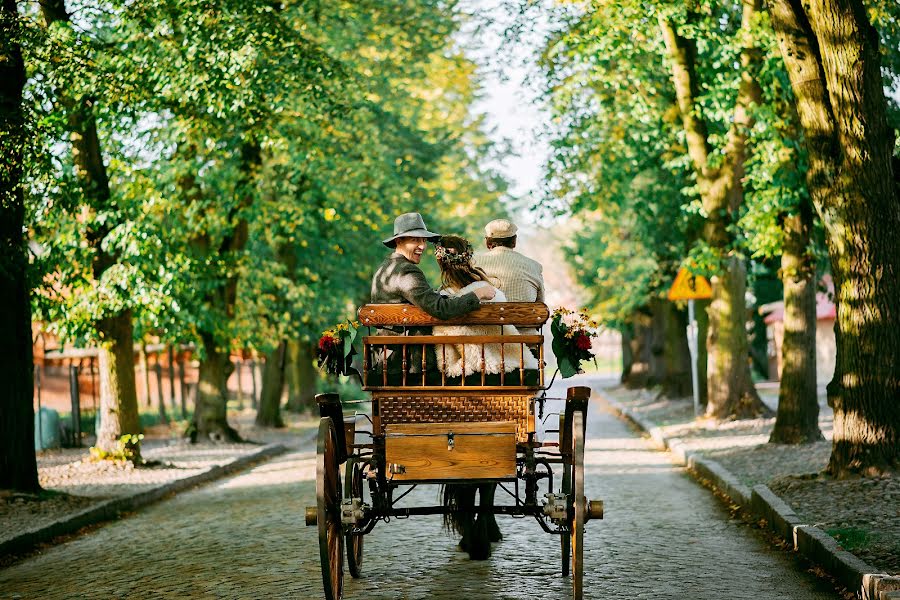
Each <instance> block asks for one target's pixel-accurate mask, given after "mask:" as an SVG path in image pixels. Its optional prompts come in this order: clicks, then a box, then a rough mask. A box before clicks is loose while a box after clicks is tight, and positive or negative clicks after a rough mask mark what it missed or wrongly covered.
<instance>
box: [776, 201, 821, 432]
mask: <svg viewBox="0 0 900 600" xmlns="http://www.w3.org/2000/svg"><path fill="white" fill-rule="evenodd" d="M812 227H813V218H812V206H810V205H808V204H807V205H805V206H802V207H800V209H799V210H798V212H797V214H794V215H790V216H788V217H787V218H786V219H785V223H784V229H785V245H784V251H783V254H782V256H781V280H782V282H783V284H784V339H783V341H782V343H781V364H782V365H783V366H782V369H781V387H780V389H779V393H778V415H777V417H776V419H775V427H774V428H773V429H772V435H771V436H770V437H769V442H772V443H777V444H808V443H811V442H816V441H819V440H821V439H822V432H821V431H820V430H819V399H818V395H817V391H816V264H815V259H814V258H813V256H812V254H811V253H810V241H811V233H812Z"/></svg>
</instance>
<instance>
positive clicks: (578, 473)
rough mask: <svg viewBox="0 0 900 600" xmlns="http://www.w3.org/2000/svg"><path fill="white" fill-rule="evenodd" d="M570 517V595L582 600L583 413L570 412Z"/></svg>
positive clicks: (584, 515) (583, 520)
mask: <svg viewBox="0 0 900 600" xmlns="http://www.w3.org/2000/svg"><path fill="white" fill-rule="evenodd" d="M571 489H572V508H573V511H572V518H571V520H570V522H569V528H570V531H571V544H572V597H573V598H574V599H575V600H582V597H583V582H584V560H583V554H584V523H585V521H586V519H587V500H586V499H585V497H584V413H583V412H581V411H578V410H576V411H575V412H574V413H573V414H572V486H571Z"/></svg>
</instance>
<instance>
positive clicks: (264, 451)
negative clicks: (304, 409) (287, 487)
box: [0, 444, 287, 556]
mask: <svg viewBox="0 0 900 600" xmlns="http://www.w3.org/2000/svg"><path fill="white" fill-rule="evenodd" d="M286 450H287V448H286V447H285V446H283V445H282V444H267V445H265V446H263V447H261V448H260V449H259V450H257V451H255V452H251V453H250V454H246V455H244V456H239V457H237V458H234V459H232V460H230V461H229V462H226V463H224V464H221V465H213V466H211V467H209V468H207V469H206V470H205V471H203V472H201V473H197V474H195V475H191V476H189V477H185V478H183V479H176V480H174V481H170V482H169V483H165V484H163V485H159V486H157V487H155V488H152V489H149V490H144V491H142V492H136V493H134V494H130V495H128V496H121V497H118V498H111V499H109V500H104V501H103V502H100V503H99V504H97V505H95V506H91V507H89V508H86V509H84V510H81V511H79V512H77V513H75V514H72V515H68V516H66V517H62V518H61V519H58V520H56V521H54V522H53V523H50V524H48V525H45V526H43V527H39V528H36V529H32V530H30V531H26V532H24V533H21V534H19V535H17V536H15V537H12V538H9V539H7V540H3V541H2V542H0V556H7V555H12V554H16V553H21V552H25V551H28V550H30V549H32V548H34V547H35V546H37V545H38V544H41V543H44V542H47V541H49V540H51V539H53V538H55V537H58V536H61V535H68V534H70V533H74V532H76V531H78V530H79V529H81V528H83V527H86V526H88V525H94V524H96V523H102V522H104V521H111V520H113V519H116V518H117V517H118V516H119V515H120V514H122V513H125V512H131V511H135V510H137V509H139V508H141V507H144V506H147V505H148V504H152V503H153V502H156V501H158V500H161V499H162V498H164V497H166V496H168V495H170V494H175V493H178V492H181V491H183V490H185V489H187V488H190V487H193V486H196V485H199V484H202V483H208V482H210V481H214V480H216V479H219V478H221V477H224V476H225V475H228V474H231V473H234V472H235V471H239V470H241V469H244V468H246V467H248V466H250V465H251V464H253V463H255V462H257V461H261V460H264V459H267V458H271V457H273V456H277V455H279V454H282V453H283V452H285V451H286Z"/></svg>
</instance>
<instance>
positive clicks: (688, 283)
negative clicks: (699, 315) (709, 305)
mask: <svg viewBox="0 0 900 600" xmlns="http://www.w3.org/2000/svg"><path fill="white" fill-rule="evenodd" d="M706 298H712V286H710V285H709V281H707V280H706V277H703V276H702V275H694V274H693V273H691V272H690V271H688V270H687V269H681V270H680V271H678V275H677V276H676V277H675V283H673V284H672V287H671V288H669V300H705V299H706Z"/></svg>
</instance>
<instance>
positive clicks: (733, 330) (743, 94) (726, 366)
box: [659, 0, 767, 419]
mask: <svg viewBox="0 0 900 600" xmlns="http://www.w3.org/2000/svg"><path fill="white" fill-rule="evenodd" d="M760 6H761V0H743V12H742V21H741V31H740V32H739V34H738V35H740V36H743V37H744V39H745V41H747V42H751V43H746V45H745V46H744V48H743V50H742V51H741V59H740V60H741V80H740V85H739V88H738V96H737V101H736V103H735V107H734V119H733V125H732V127H731V129H730V130H729V132H728V135H727V137H726V143H725V147H724V148H723V154H724V156H725V160H724V162H723V163H722V164H720V165H718V166H713V165H712V164H711V162H710V155H711V154H712V148H711V147H710V145H709V135H708V126H707V124H706V122H705V121H704V120H703V116H702V113H701V111H700V110H699V107H698V102H697V97H698V89H699V87H698V79H697V74H696V64H695V60H696V56H697V50H696V42H695V41H694V40H692V39H688V38H686V37H684V36H682V35H681V33H680V32H679V30H678V28H677V27H676V26H675V25H674V24H673V23H671V22H669V21H668V20H667V19H666V18H665V17H662V16H661V17H660V20H659V25H660V30H661V32H662V36H663V40H664V42H665V45H666V50H667V53H668V59H669V63H670V68H671V73H672V85H673V87H674V89H675V95H676V98H677V102H678V109H679V112H680V114H681V120H682V125H683V127H684V132H685V135H686V140H687V145H688V155H689V156H690V158H691V162H692V164H693V167H694V171H695V173H696V175H697V182H698V184H699V189H700V195H701V199H702V201H703V208H704V210H705V212H706V214H707V215H708V216H707V222H706V226H705V231H704V235H705V237H706V241H707V243H708V244H709V245H710V246H711V247H712V248H714V249H716V250H717V251H719V252H720V253H721V255H722V267H721V268H722V271H721V272H720V273H719V274H718V275H717V276H715V277H713V278H712V281H711V283H712V288H713V301H712V303H711V304H710V306H709V309H708V315H709V332H708V336H707V340H708V343H707V348H706V350H707V353H708V354H707V411H706V414H707V415H709V416H712V417H716V418H719V419H726V418H741V417H750V416H756V415H759V414H764V413H765V412H767V409H766V407H765V405H764V404H763V403H762V401H761V400H760V398H759V395H758V394H757V393H756V389H755V388H754V386H753V380H752V377H751V375H750V364H749V362H748V360H747V358H748V356H749V344H748V342H747V331H746V327H745V323H746V320H747V314H746V301H745V299H744V291H745V288H746V270H745V268H744V266H743V264H742V263H741V262H740V260H739V259H738V258H737V257H736V256H735V255H734V254H733V251H732V250H731V245H732V243H733V235H732V233H731V232H730V228H729V227H730V224H731V223H732V222H733V221H734V219H735V215H736V213H737V211H738V209H739V208H740V205H741V204H742V203H743V195H744V190H743V181H742V180H743V177H744V161H745V159H746V145H747V134H748V131H749V129H750V128H751V127H752V126H753V123H754V119H753V116H752V115H753V112H752V107H753V105H754V104H755V103H757V102H758V99H759V96H760V89H759V84H758V83H757V82H756V80H755V78H754V74H753V72H752V71H753V69H754V68H755V66H756V65H757V64H758V63H759V49H758V48H757V47H756V46H755V44H753V43H752V41H753V34H752V28H753V26H754V21H755V19H756V15H757V13H758V12H759V10H760Z"/></svg>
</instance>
